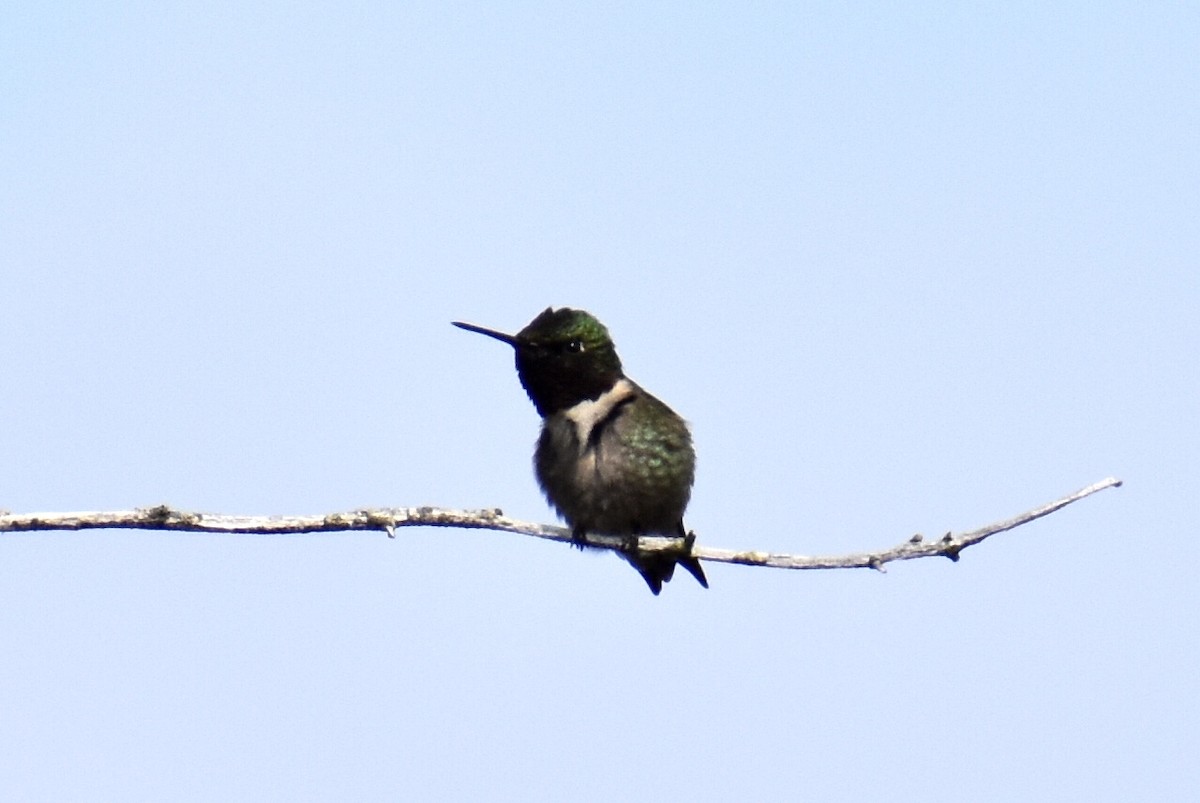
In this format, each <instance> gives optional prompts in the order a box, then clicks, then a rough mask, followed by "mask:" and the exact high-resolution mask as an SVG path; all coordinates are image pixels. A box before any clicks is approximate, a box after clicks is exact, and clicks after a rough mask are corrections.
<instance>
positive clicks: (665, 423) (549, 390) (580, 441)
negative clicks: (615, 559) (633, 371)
mask: <svg viewBox="0 0 1200 803" xmlns="http://www.w3.org/2000/svg"><path fill="white" fill-rule="evenodd" d="M454 325H455V326H457V327H460V328H462V329H466V330H467V331H470V332H478V333H479V334H482V335H487V336H488V337H492V338H495V339H496V340H499V341H501V342H503V343H507V344H509V345H510V346H512V347H513V349H514V350H515V351H516V363H517V375H518V376H519V377H520V379H521V384H522V385H523V386H524V388H525V392H526V393H528V394H529V399H530V401H532V402H533V406H534V407H536V408H537V411H538V414H539V415H541V417H542V433H541V436H540V437H539V438H538V443H537V450H536V452H535V454H534V471H535V473H536V474H537V479H538V483H539V484H540V485H541V487H542V491H543V492H544V493H545V494H546V498H547V499H548V500H549V501H550V503H551V504H552V505H554V507H555V509H557V510H558V512H559V513H560V514H561V515H562V517H563V518H564V519H566V521H567V524H568V525H570V527H571V530H572V535H573V537H574V540H575V543H576V544H577V545H578V546H579V547H580V548H583V547H584V546H586V535H587V534H588V533H594V534H597V535H615V536H621V537H623V538H624V539H625V541H624V547H623V549H622V550H621V554H622V556H623V557H624V558H625V559H626V560H628V561H629V563H630V564H632V565H633V567H634V568H635V569H637V570H638V572H640V573H641V575H642V577H643V578H644V579H645V580H646V584H647V585H648V586H650V590H651V591H653V592H654V593H655V594H658V593H659V592H660V591H662V584H663V583H665V582H667V581H668V580H670V579H671V577H672V575H673V574H674V573H675V565H676V564H677V563H678V564H679V565H681V566H683V568H685V569H687V571H688V572H690V573H691V575H692V576H693V577H695V578H696V580H697V581H698V582H699V583H700V585H702V586H704V587H705V588H708V580H707V579H706V578H705V576H704V570H703V569H702V568H701V567H700V561H699V560H697V559H696V558H695V557H694V556H693V555H692V554H691V549H692V544H693V543H694V542H695V535H693V534H692V533H689V532H688V531H687V530H686V529H685V528H684V526H683V512H684V510H685V509H686V508H687V504H688V499H689V498H690V497H691V493H692V482H693V479H694V478H695V468H696V453H695V450H694V449H693V448H692V438H691V434H690V433H689V432H688V427H687V423H686V422H685V421H684V420H683V419H682V418H680V417H679V415H677V414H676V413H675V412H674V411H673V410H672V409H671V408H670V407H668V406H667V405H665V404H663V403H662V402H661V401H659V400H658V399H657V398H655V397H654V396H652V395H650V394H649V393H647V392H646V391H645V390H643V389H642V388H641V387H640V386H639V385H638V384H637V383H636V382H634V381H633V380H631V379H629V378H628V377H626V376H625V374H624V373H623V372H622V370H621V360H620V358H619V357H617V351H616V348H615V347H614V346H613V342H612V338H611V337H609V334H608V329H606V328H605V327H604V325H603V324H602V323H600V321H598V320H596V318H595V317H593V316H592V315H590V314H588V313H587V312H584V311H583V310H575V309H569V308H566V307H564V308H562V309H552V308H547V309H546V311H545V312H543V313H542V314H541V315H538V316H537V317H536V318H534V319H533V321H532V322H531V323H530V324H529V325H528V326H526V327H525V328H524V329H522V330H521V331H519V332H517V333H516V334H515V335H509V334H504V333H503V332H497V331H495V330H493V329H485V328H483V327H482V326H476V325H474V324H470V323H462V322H461V321H455V322H454ZM643 536H647V537H654V536H659V537H664V536H665V537H672V538H682V539H683V547H682V548H681V549H679V550H668V551H653V552H650V551H644V550H641V549H640V548H639V543H640V538H641V537H643Z"/></svg>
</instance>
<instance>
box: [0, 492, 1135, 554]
mask: <svg viewBox="0 0 1200 803" xmlns="http://www.w3.org/2000/svg"><path fill="white" fill-rule="evenodd" d="M1120 485H1121V481H1120V480H1118V479H1116V478H1115V477H1109V478H1107V479H1104V480H1101V481H1099V482H1096V483H1093V484H1092V485H1089V486H1087V487H1086V488H1081V489H1079V490H1078V491H1076V492H1075V493H1072V494H1069V495H1067V496H1064V497H1062V498H1061V499H1056V500H1054V501H1053V502H1048V503H1046V504H1044V505H1042V506H1040V507H1036V508H1034V509H1032V510H1028V511H1025V512H1024V513H1020V514H1017V515H1016V516H1013V517H1012V518H1008V519H1005V520H1003V521H998V522H995V523H993V524H988V525H985V526H983V527H979V528H978V529H975V530H970V531H968V532H964V533H952V532H947V533H946V534H945V535H944V536H942V537H941V538H937V539H926V538H924V537H923V536H921V535H914V536H912V537H911V538H909V539H908V540H906V541H904V542H903V543H900V544H898V545H896V546H894V547H891V548H890V549H881V550H877V551H874V552H856V553H852V554H848V555H831V556H808V555H792V554H785V553H776V552H754V551H750V552H739V551H736V550H731V549H717V548H713V547H705V546H702V545H700V544H696V545H695V546H694V547H693V549H692V554H693V555H695V556H696V557H697V558H699V559H700V560H705V561H711V562H713V563H738V564H741V565H743V566H766V567H770V568H775V569H877V570H879V571H883V567H884V564H887V563H891V562H892V561H898V560H914V559H916V558H928V557H935V556H941V557H946V558H950V559H951V560H958V556H959V553H961V552H962V551H963V550H964V549H966V548H967V547H970V546H974V545H975V544H978V543H980V542H981V541H983V540H985V539H987V538H989V537H991V536H993V535H996V534H997V533H1002V532H1005V531H1006V530H1011V529H1013V528H1015V527H1020V526H1021V525H1022V524H1028V523H1029V522H1031V521H1034V520H1035V519H1040V518H1041V517H1042V516H1048V515H1050V514H1051V513H1053V512H1055V511H1056V510H1059V509H1061V508H1064V507H1066V506H1067V505H1069V504H1071V503H1072V502H1078V501H1079V500H1080V499H1083V498H1085V497H1088V496H1091V495H1092V494H1094V493H1098V492H1099V491H1103V490H1105V489H1107V488H1117V487H1120ZM399 527H465V528H472V529H482V530H498V531H500V532H510V533H518V534H520V535H530V536H534V537H535V538H545V539H548V540H551V541H562V542H564V543H568V544H569V543H572V540H571V531H570V530H568V529H566V528H563V527H556V526H553V525H548V524H537V523H534V522H527V521H518V520H516V519H510V518H508V517H507V516H505V515H504V514H503V513H502V512H501V511H500V510H499V509H486V510H448V509H445V508H436V507H398V508H369V509H364V510H354V511H350V512H347V513H330V514H327V515H312V516H236V515H225V514H219V513H193V512H189V511H184V510H178V509H176V508H173V507H169V506H167V505H156V506H154V507H146V508H137V509H135V510H118V511H110V512H87V513H20V514H18V513H3V514H2V515H0V532H9V533H16V532H33V531H46V530H104V529H122V530H174V531H180V532H191V533H225V534H240V535H304V534H307V533H328V532H350V531H354V530H375V531H381V532H385V533H387V534H388V537H390V538H394V537H395V535H396V529H397V528H399ZM586 540H587V544H588V545H589V546H593V547H597V548H600V549H614V550H618V551H619V550H621V549H623V548H626V543H625V541H624V539H622V538H618V537H611V536H603V535H588V536H587V539H586ZM638 549H639V550H641V551H642V552H657V551H679V550H681V549H683V539H681V538H643V539H642V540H641V543H640V544H639V545H638Z"/></svg>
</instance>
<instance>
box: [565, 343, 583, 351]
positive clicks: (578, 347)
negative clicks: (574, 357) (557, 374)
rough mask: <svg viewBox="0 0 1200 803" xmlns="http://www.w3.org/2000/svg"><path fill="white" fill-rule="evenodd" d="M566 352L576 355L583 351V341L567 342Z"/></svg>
mask: <svg viewBox="0 0 1200 803" xmlns="http://www.w3.org/2000/svg"><path fill="white" fill-rule="evenodd" d="M567 351H569V352H570V353H572V354H578V353H579V352H581V351H583V341H582V340H570V341H568V342H567Z"/></svg>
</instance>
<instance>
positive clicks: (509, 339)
mask: <svg viewBox="0 0 1200 803" xmlns="http://www.w3.org/2000/svg"><path fill="white" fill-rule="evenodd" d="M451 323H452V324H454V325H455V326H457V327H458V328H459V329H466V330H467V331H468V332H478V333H479V334H481V335H487V336H488V337H494V338H495V339H497V340H499V341H500V342H502V343H507V344H508V345H510V346H513V347H514V348H515V347H516V345H517V338H516V337H515V336H513V335H506V334H504V333H503V332H497V331H496V330H495V329H484V328H483V327H482V326H476V325H475V324H473V323H463V322H462V321H451Z"/></svg>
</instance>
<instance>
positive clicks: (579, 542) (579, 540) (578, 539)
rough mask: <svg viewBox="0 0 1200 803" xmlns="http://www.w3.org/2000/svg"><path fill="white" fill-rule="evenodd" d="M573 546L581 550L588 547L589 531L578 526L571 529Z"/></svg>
mask: <svg viewBox="0 0 1200 803" xmlns="http://www.w3.org/2000/svg"><path fill="white" fill-rule="evenodd" d="M571 546H573V547H575V548H576V549H578V550H579V551H580V552H582V551H583V550H585V549H587V547H588V542H587V532H586V531H585V530H584V529H583V528H582V527H576V528H575V529H573V530H571Z"/></svg>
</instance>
